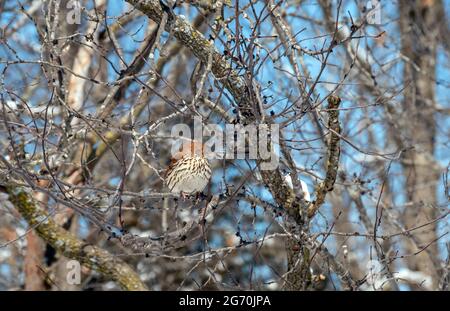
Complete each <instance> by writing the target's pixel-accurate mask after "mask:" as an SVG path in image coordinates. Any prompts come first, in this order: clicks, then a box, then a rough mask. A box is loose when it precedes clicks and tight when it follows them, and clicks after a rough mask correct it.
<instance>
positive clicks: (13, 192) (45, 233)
mask: <svg viewBox="0 0 450 311" xmlns="http://www.w3.org/2000/svg"><path fill="white" fill-rule="evenodd" d="M6 193H7V194H8V195H9V200H10V201H11V203H12V204H13V205H14V206H15V208H16V209H17V210H18V211H19V212H20V214H21V215H22V216H23V217H24V218H25V220H26V221H27V222H28V224H29V225H30V226H31V227H34V228H35V230H36V232H37V233H38V234H39V236H40V237H41V238H42V239H43V240H45V241H46V242H47V243H48V244H50V245H51V246H52V247H53V248H55V249H56V250H57V251H58V252H60V253H62V254H63V255H64V256H66V257H68V258H71V259H75V260H78V261H79V262H80V263H81V264H83V265H84V266H86V267H88V268H90V269H93V270H95V271H97V272H99V273H101V274H102V275H104V276H105V277H107V278H109V279H111V280H113V281H115V282H117V283H118V284H119V285H120V286H121V287H122V288H123V289H125V290H147V286H146V285H145V284H144V283H143V282H142V281H141V280H140V279H139V275H138V274H137V273H136V272H135V271H134V270H133V269H132V268H131V267H130V266H129V265H127V264H126V263H125V262H124V261H122V260H121V259H118V258H115V257H114V256H113V255H112V254H110V253H109V252H107V251H105V250H104V249H101V248H99V247H96V246H94V245H90V244H87V243H85V242H83V241H81V240H79V239H77V238H76V237H75V236H73V235H72V234H70V233H69V232H68V231H66V230H64V229H63V228H61V227H60V226H58V225H57V224H56V223H55V222H54V221H53V219H52V218H50V217H49V214H48V213H47V212H45V211H43V210H42V209H40V208H39V207H37V205H36V204H35V202H33V200H32V198H31V197H30V195H29V194H27V193H26V192H25V191H24V190H21V189H19V188H15V189H14V188H13V187H7V188H6Z"/></svg>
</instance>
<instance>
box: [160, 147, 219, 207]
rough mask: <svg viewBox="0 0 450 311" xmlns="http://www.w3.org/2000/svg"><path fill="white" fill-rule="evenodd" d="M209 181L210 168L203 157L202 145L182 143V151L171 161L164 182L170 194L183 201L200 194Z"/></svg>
mask: <svg viewBox="0 0 450 311" xmlns="http://www.w3.org/2000/svg"><path fill="white" fill-rule="evenodd" d="M210 179H211V166H210V164H209V162H208V159H206V157H205V152H204V145H203V144H202V143H201V142H198V141H194V140H193V141H187V142H184V143H183V149H182V150H181V151H180V152H177V153H176V154H175V155H174V156H173V158H172V159H171V163H170V164H169V167H168V168H167V170H166V174H165V181H166V184H167V186H168V188H169V190H170V192H172V193H177V194H180V195H181V197H182V198H183V199H185V198H186V197H187V196H188V195H193V194H196V195H198V194H200V193H201V192H202V191H203V190H204V189H205V187H206V185H207V184H208V182H209V180H210Z"/></svg>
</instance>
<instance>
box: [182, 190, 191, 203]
mask: <svg viewBox="0 0 450 311" xmlns="http://www.w3.org/2000/svg"><path fill="white" fill-rule="evenodd" d="M188 196H189V195H188V194H187V193H186V192H184V191H181V192H180V197H181V200H182V201H183V202H184V201H186V198H187V197H188Z"/></svg>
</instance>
